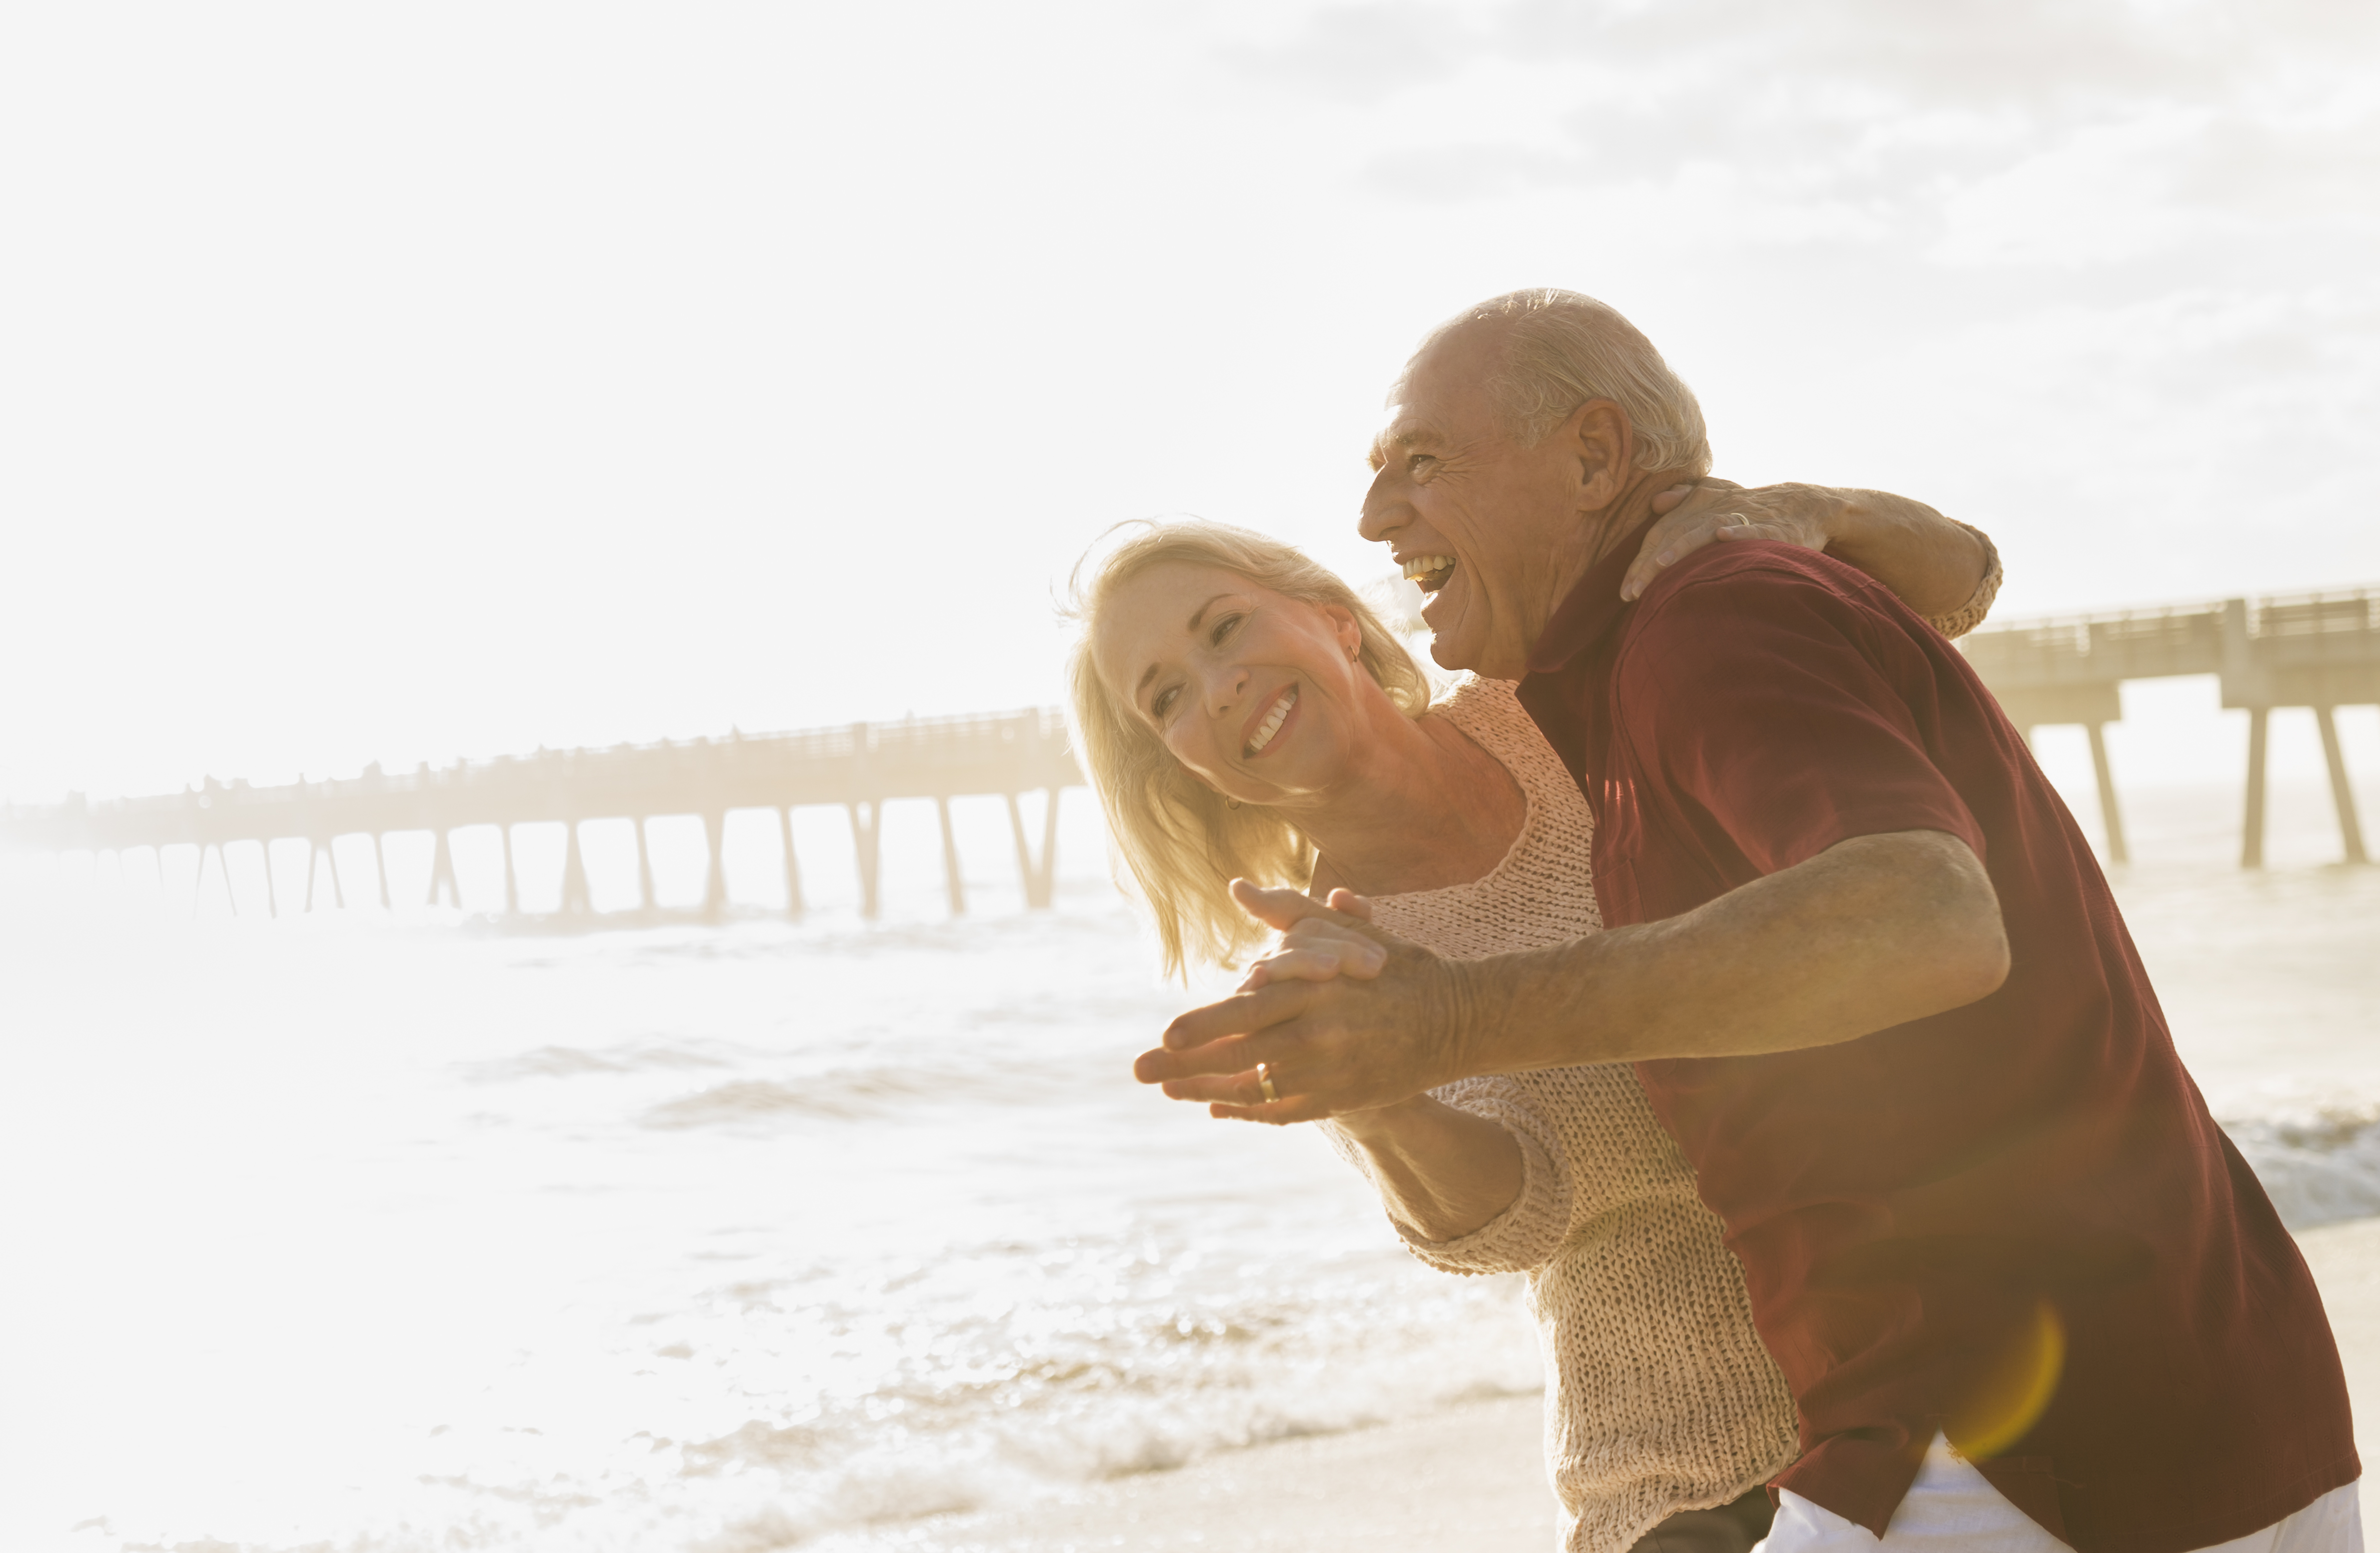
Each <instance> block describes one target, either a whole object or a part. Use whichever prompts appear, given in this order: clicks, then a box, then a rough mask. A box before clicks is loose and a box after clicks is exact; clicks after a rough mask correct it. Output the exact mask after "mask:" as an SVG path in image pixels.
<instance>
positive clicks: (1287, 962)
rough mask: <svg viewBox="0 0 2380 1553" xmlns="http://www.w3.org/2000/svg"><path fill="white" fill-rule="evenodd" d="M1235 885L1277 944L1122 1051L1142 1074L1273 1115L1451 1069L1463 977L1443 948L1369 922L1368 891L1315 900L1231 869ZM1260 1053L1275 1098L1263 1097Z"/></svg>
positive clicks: (1365, 1096)
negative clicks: (1160, 1040) (1138, 1047)
mask: <svg viewBox="0 0 2380 1553" xmlns="http://www.w3.org/2000/svg"><path fill="white" fill-rule="evenodd" d="M1232 895H1233V899H1235V900H1237V901H1238V902H1239V903H1240V904H1241V905H1242V906H1243V907H1244V908H1245V909H1246V911H1247V912H1248V914H1249V915H1250V916H1255V917H1256V918H1257V919H1258V920H1259V921H1262V922H1264V923H1266V924H1267V925H1269V926H1270V927H1272V928H1278V929H1279V930H1280V931H1281V935H1282V937H1281V947H1280V948H1278V949H1277V950H1275V951H1274V952H1272V953H1270V954H1269V955H1267V956H1265V958H1264V959H1263V960H1261V961H1259V962H1257V965H1255V966H1253V967H1251V968H1250V970H1249V973H1248V978H1247V981H1246V982H1245V983H1243V985H1242V989H1241V990H1240V991H1239V992H1238V993H1236V994H1234V995H1233V996H1232V997H1229V998H1226V999H1224V1000H1223V1001H1221V1002H1218V1003H1209V1004H1208V1005H1207V1006H1206V1007H1205V1008H1200V1009H1193V1010H1191V1011H1190V1012H1189V1013H1185V1014H1184V1015H1183V1016H1182V1017H1181V1018H1179V1019H1176V1020H1175V1021H1174V1022H1173V1023H1172V1025H1168V1026H1167V1027H1166V1031H1165V1044H1164V1045H1163V1046H1161V1047H1160V1048H1158V1049H1156V1050H1154V1051H1146V1052H1143V1053H1142V1054H1141V1057H1140V1060H1139V1061H1138V1062H1135V1063H1134V1064H1133V1075H1134V1076H1135V1077H1136V1078H1138V1079H1139V1080H1140V1082H1142V1083H1143V1084H1160V1085H1162V1086H1164V1090H1165V1093H1166V1094H1167V1095H1168V1096H1169V1097H1171V1098H1173V1099H1177V1100H1203V1101H1205V1102H1207V1105H1208V1111H1209V1113H1210V1114H1212V1115H1215V1116H1219V1117H1232V1118H1237V1119H1240V1120H1244V1121H1248V1122H1273V1123H1275V1124H1282V1123H1287V1122H1314V1121H1318V1120H1320V1119H1321V1118H1323V1117H1326V1116H1338V1115H1343V1114H1345V1113H1347V1112H1349V1111H1356V1110H1374V1109H1376V1108H1378V1107H1381V1106H1387V1105H1393V1104H1395V1103H1396V1102H1398V1101H1400V1100H1404V1099H1409V1098H1412V1097H1414V1096H1415V1095H1418V1094H1421V1093H1422V1092H1423V1091H1425V1090H1427V1089H1429V1088H1431V1087H1433V1086H1437V1085H1439V1084H1444V1083H1446V1082H1448V1081H1450V1080H1451V1079H1454V1078H1457V1077H1460V1076H1462V1075H1461V1074H1460V1073H1459V1071H1457V1070H1456V1068H1455V1066H1454V1056H1453V1052H1454V1045H1455V1037H1456V1034H1457V1031H1458V1030H1459V1027H1460V1026H1459V1023H1458V1021H1457V1019H1456V1017H1455V1011H1456V1010H1457V1008H1458V1007H1459V1006H1460V1003H1461V1001H1462V1000H1461V990H1460V988H1459V986H1458V984H1457V976H1456V973H1455V972H1454V971H1453V970H1452V968H1451V965H1450V964H1449V963H1448V962H1447V961H1444V960H1441V959H1439V957H1438V956H1437V955H1435V954H1432V953H1430V952H1428V951H1427V950H1425V949H1421V948H1419V947H1417V946H1416V945H1414V944H1409V943H1405V942H1403V940H1398V939H1395V938H1391V937H1390V936H1389V935H1388V934H1386V933H1384V932H1381V931H1380V930H1379V929H1378V928H1374V927H1372V926H1371V925H1370V923H1369V922H1368V920H1367V918H1368V917H1369V916H1370V904H1369V903H1368V902H1366V901H1364V900H1363V898H1362V897H1360V896H1356V895H1352V894H1349V893H1348V892H1345V891H1338V892H1333V893H1332V895H1331V905H1330V906H1326V905H1323V904H1321V903H1320V902H1318V901H1316V900H1314V899H1313V898H1312V897H1311V896H1308V895H1305V894H1301V893H1300V892H1297V891H1294V890H1259V889H1257V888H1256V887H1255V886H1253V885H1251V884H1249V883H1248V882H1247V881H1246V880H1233V883H1232ZM1333 906H1337V907H1341V908H1342V909H1338V910H1334V909H1332V907H1333ZM1259 1062H1262V1063H1264V1064H1265V1065H1266V1074H1267V1076H1269V1078H1270V1079H1271V1080H1272V1084H1273V1090H1274V1093H1276V1094H1277V1095H1279V1096H1280V1097H1281V1098H1279V1099H1277V1100H1267V1099H1266V1098H1264V1092H1263V1090H1262V1088H1261V1087H1260V1081H1259V1080H1258V1078H1257V1072H1256V1068H1257V1063H1259Z"/></svg>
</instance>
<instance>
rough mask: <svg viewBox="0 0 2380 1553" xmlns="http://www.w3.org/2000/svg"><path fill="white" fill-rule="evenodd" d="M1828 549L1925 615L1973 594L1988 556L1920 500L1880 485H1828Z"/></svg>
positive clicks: (1943, 611)
mask: <svg viewBox="0 0 2380 1553" xmlns="http://www.w3.org/2000/svg"><path fill="white" fill-rule="evenodd" d="M1829 490H1830V491H1831V493H1832V494H1833V495H1834V497H1835V498H1836V500H1837V503H1838V504H1837V506H1836V507H1835V509H1834V511H1833V512H1831V513H1830V514H1829V515H1828V518H1827V553H1828V554H1829V555H1832V556H1834V557H1835V558H1836V559H1837V560H1839V561H1842V562H1844V563H1846V564H1850V565H1853V566H1857V567H1858V568H1859V569H1860V570H1861V571H1863V572H1865V573H1866V574H1867V575H1868V576H1872V577H1874V578H1876V581H1878V582H1880V583H1882V584H1884V585H1885V586H1886V587H1887V588H1891V589H1892V590H1893V591H1894V592H1895V593H1898V594H1900V597H1901V599H1902V600H1903V601H1906V602H1907V603H1908V605H1909V607H1910V608H1911V609H1913V610H1915V611H1916V612H1917V613H1919V614H1922V615H1925V616H1926V617H1927V618H1928V619H1935V618H1938V617H1940V616H1943V615H1948V614H1954V613H1957V612H1958V611H1959V610H1961V609H1962V608H1963V607H1965V605H1966V602H1967V601H1968V600H1970V599H1972V598H1973V597H1974V593H1975V589H1976V588H1978V587H1980V586H1981V585H1982V583H1983V580H1984V571H1985V567H1986V566H1987V565H1988V564H1989V561H1988V559H1987V557H1986V556H1985V552H1984V546H1983V541H1981V540H1978V539H1976V538H1975V536H1974V535H1973V534H1971V533H1969V532H1968V531H1967V530H1966V529H1964V528H1961V527H1960V526H1959V525H1958V524H1956V523H1953V522H1951V521H1950V520H1949V518H1947V517H1944V516H1942V515H1941V514H1940V513H1938V512H1936V511H1935V510H1934V509H1933V508H1932V507H1929V506H1927V505H1926V504H1925V503H1923V502H1913V501H1911V500H1910V499H1909V498H1908V497H1906V496H1895V495H1893V494H1891V493H1890V492H1889V491H1857V490H1851V489H1836V488H1829Z"/></svg>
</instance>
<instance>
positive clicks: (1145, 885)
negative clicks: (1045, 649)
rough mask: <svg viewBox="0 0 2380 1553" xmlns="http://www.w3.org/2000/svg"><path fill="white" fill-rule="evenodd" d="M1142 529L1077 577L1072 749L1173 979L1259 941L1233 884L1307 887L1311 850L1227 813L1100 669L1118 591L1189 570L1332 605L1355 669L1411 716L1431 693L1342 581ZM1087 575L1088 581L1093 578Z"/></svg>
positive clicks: (1278, 822)
mask: <svg viewBox="0 0 2380 1553" xmlns="http://www.w3.org/2000/svg"><path fill="white" fill-rule="evenodd" d="M1132 529H1137V530H1138V532H1136V533H1134V534H1132V536H1131V537H1130V538H1129V539H1126V540H1123V543H1121V544H1119V545H1117V546H1115V547H1114V548H1113V549H1112V550H1110V551H1108V552H1107V553H1106V554H1105V556H1104V557H1102V558H1100V559H1099V561H1098V563H1097V564H1096V565H1094V564H1093V559H1092V554H1091V553H1086V554H1085V555H1084V557H1083V559H1082V560H1081V561H1079V562H1077V563H1076V564H1075V571H1074V575H1073V576H1072V577H1071V578H1070V579H1069V582H1068V588H1069V594H1070V596H1069V598H1068V600H1067V601H1066V603H1065V605H1064V609H1065V613H1067V615H1068V616H1070V617H1071V618H1073V619H1074V620H1075V621H1078V622H1080V623H1081V625H1082V628H1083V629H1082V636H1081V637H1080V638H1079V639H1078V640H1077V641H1076V642H1075V649H1074V653H1073V655H1072V657H1071V658H1070V659H1069V660H1068V661H1067V665H1066V678H1067V686H1068V690H1069V694H1070V698H1071V699H1072V701H1073V703H1074V704H1073V708H1072V710H1073V714H1074V722H1075V750H1076V751H1077V752H1078V753H1079V754H1080V755H1081V756H1082V758H1083V765H1084V767H1085V769H1086V771H1087V774H1088V776H1089V777H1090V780H1091V791H1093V792H1094V793H1096V794H1098V795H1099V807H1100V808H1102V809H1104V810H1105V811H1106V812H1107V817H1108V829H1109V831H1111V833H1112V834H1113V835H1114V837H1115V843H1116V849H1117V850H1118V851H1119V852H1121V853H1122V854H1123V861H1124V866H1125V867H1127V868H1129V869H1131V870H1132V877H1133V880H1134V882H1135V884H1137V885H1138V886H1139V893H1140V895H1141V897H1142V898H1143V899H1144V900H1146V901H1147V903H1148V909H1149V912H1150V914H1151V915H1152V916H1155V918H1156V919H1157V936H1158V939H1159V940H1160V942H1161V943H1162V944H1163V945H1164V949H1165V970H1166V974H1167V975H1169V976H1171V975H1174V974H1176V973H1178V972H1180V971H1181V970H1182V969H1183V967H1184V965H1185V964H1186V963H1187V962H1188V961H1190V960H1192V959H1196V960H1199V961H1202V962H1206V963H1210V964H1216V965H1225V964H1229V963H1230V962H1232V961H1233V960H1234V959H1236V958H1237V957H1238V955H1239V954H1240V953H1241V952H1243V951H1244V950H1245V949H1247V948H1249V947H1250V946H1251V945H1253V944H1255V943H1256V942H1257V941H1258V940H1260V939H1261V938H1262V937H1263V936H1264V931H1265V930H1264V928H1262V927H1261V926H1259V925H1258V924H1257V923H1255V922H1252V921H1250V920H1249V918H1248V916H1247V914H1246V913H1245V912H1244V911H1242V910H1241V909H1240V908H1239V906H1238V904H1236V903H1234V902H1233V899H1232V894H1231V881H1232V880H1234V879H1247V880H1255V881H1256V882H1257V883H1259V884H1267V885H1283V884H1286V885H1293V886H1294V887H1296V888H1298V889H1301V890H1302V889H1304V888H1305V884H1306V881H1307V880H1308V878H1309V877H1310V876H1311V874H1312V871H1313V867H1314V843H1312V842H1309V841H1307V840H1306V839H1305V833H1304V832H1302V831H1299V830H1298V829H1297V827H1296V826H1294V825H1293V824H1291V823H1290V822H1289V821H1288V820H1286V819H1282V818H1281V815H1280V814H1278V813H1277V812H1275V811H1273V810H1271V809H1269V808H1266V807H1263V806H1261V805H1257V804H1247V805H1239V806H1233V805H1230V804H1227V803H1226V802H1225V801H1224V798H1223V795H1221V794H1220V793H1218V792H1216V791H1215V790H1214V789H1213V788H1211V787H1208V785H1207V784H1206V783H1203V782H1201V781H1199V780H1198V779H1197V778H1196V777H1195V776H1193V775H1192V774H1191V773H1190V771H1189V770H1188V769H1187V768H1185V767H1184V765H1183V764H1182V762H1181V761H1179V760H1177V759H1175V758H1173V752H1172V750H1170V749H1168V748H1166V747H1165V744H1164V741H1163V740H1161V739H1160V738H1159V737H1158V736H1157V731H1156V730H1155V729H1153V728H1151V727H1150V726H1149V725H1148V722H1147V720H1146V719H1144V718H1142V717H1141V716H1139V715H1138V714H1137V713H1136V712H1135V710H1133V709H1132V708H1131V707H1130V706H1128V705H1126V704H1125V703H1124V701H1123V699H1122V698H1120V697H1119V696H1117V695H1116V693H1115V692H1114V690H1113V689H1111V687H1110V686H1109V685H1108V684H1107V682H1106V681H1105V680H1104V679H1103V678H1101V677H1100V674H1099V665H1098V664H1097V663H1096V662H1094V661H1092V656H1091V638H1092V637H1093V635H1094V634H1095V633H1096V632H1097V630H1098V629H1099V616H1100V613H1101V612H1102V611H1104V610H1105V609H1106V608H1107V605H1108V602H1109V601H1110V600H1111V599H1112V598H1113V597H1114V596H1115V593H1116V591H1117V590H1118V589H1119V588H1123V587H1125V586H1126V585H1127V584H1129V583H1131V582H1132V581H1133V579H1135V577H1138V576H1141V575H1142V574H1143V573H1145V572H1147V570H1149V568H1151V567H1153V566H1162V565H1165V564H1168V563H1170V562H1182V563H1184V564H1189V565H1194V566H1214V567H1218V568H1220V569H1221V570H1223V571H1227V572H1231V573H1233V574H1234V575H1236V576H1242V577H1245V578H1246V579H1247V580H1248V581H1250V582H1252V583H1255V584H1257V586H1259V587H1262V588H1270V589H1271V590H1272V591H1273V592H1275V593H1279V594H1282V595H1284V596H1285V597H1288V598H1292V599H1296V600H1299V601H1303V602H1305V603H1309V604H1335V605H1337V606H1338V607H1339V608H1341V609H1343V610H1345V611H1346V612H1347V613H1350V614H1352V615H1354V617H1355V625H1356V628H1357V629H1358V630H1359V631H1360V632H1361V633H1362V638H1363V639H1362V645H1361V647H1360V649H1359V650H1358V652H1357V655H1356V661H1357V662H1359V663H1360V664H1362V665H1363V667H1364V669H1365V670H1366V672H1368V673H1370V674H1371V676H1372V678H1373V679H1375V680H1377V681H1378V683H1379V686H1380V688H1381V689H1383V690H1385V691H1387V692H1388V695H1389V699H1390V701H1391V702H1393V703H1394V704H1395V705H1396V707H1397V709H1398V710H1400V711H1402V712H1403V713H1404V714H1405V715H1406V716H1408V717H1418V716H1420V715H1421V714H1422V713H1423V712H1424V711H1425V710H1427V709H1428V707H1429V696H1430V686H1429V680H1428V678H1427V676H1426V675H1424V674H1423V673H1422V671H1421V668H1420V666H1419V665H1418V664H1416V663H1415V661H1414V660H1413V655H1412V654H1411V653H1409V652H1407V651H1406V650H1405V649H1404V644H1403V642H1401V641H1399V640H1398V639H1397V637H1396V634H1395V633H1394V632H1392V631H1390V629H1389V627H1388V626H1387V625H1384V624H1383V623H1382V622H1381V620H1380V617H1379V615H1378V613H1375V612H1374V611H1373V609H1372V608H1371V606H1370V605H1368V604H1366V602H1365V601H1363V599H1362V598H1361V597H1359V596H1358V595H1357V594H1356V592H1355V590H1354V588H1350V587H1348V586H1347V584H1346V582H1345V581H1344V580H1342V578H1341V577H1340V576H1339V575H1338V574H1337V573H1335V572H1333V571H1331V570H1330V568H1329V567H1327V566H1324V565H1322V564H1319V563H1318V562H1316V561H1315V560H1314V559H1313V558H1311V557H1310V556H1308V555H1306V554H1305V552H1302V551H1299V550H1297V549H1295V548H1294V547H1293V546H1290V545H1285V544H1282V543H1281V541H1280V540H1272V539H1267V538H1266V537H1265V536H1264V535H1262V534H1257V533H1251V532H1250V531H1249V530H1247V529H1245V528H1231V527H1230V526H1228V525H1226V524H1221V523H1207V522H1203V521H1200V520H1198V519H1195V518H1178V519H1171V520H1167V521H1164V522H1157V521H1149V520H1141V521H1135V522H1132V523H1119V524H1117V525H1116V526H1115V528H1111V529H1109V530H1108V532H1107V534H1105V535H1102V536H1101V537H1100V541H1099V544H1094V545H1093V546H1092V552H1098V551H1099V549H1100V546H1101V545H1103V544H1104V543H1105V542H1106V541H1107V540H1108V539H1110V538H1111V537H1112V536H1114V535H1115V534H1116V533H1118V532H1119V531H1124V530H1132ZM1086 568H1089V575H1088V576H1085V569H1086Z"/></svg>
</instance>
